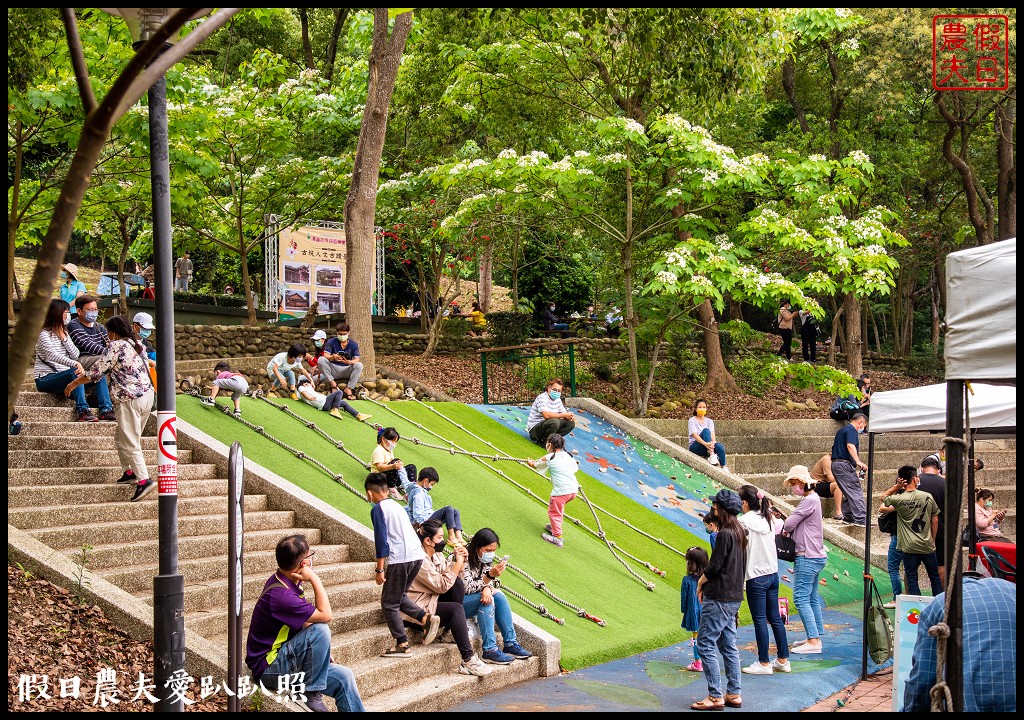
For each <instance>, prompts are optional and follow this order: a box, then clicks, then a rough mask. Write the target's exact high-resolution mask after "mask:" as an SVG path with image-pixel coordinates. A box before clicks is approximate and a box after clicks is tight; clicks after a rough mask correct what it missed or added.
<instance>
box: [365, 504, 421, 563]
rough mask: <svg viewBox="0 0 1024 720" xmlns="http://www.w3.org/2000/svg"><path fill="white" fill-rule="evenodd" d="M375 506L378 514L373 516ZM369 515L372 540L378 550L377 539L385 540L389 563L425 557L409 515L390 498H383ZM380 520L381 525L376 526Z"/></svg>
mask: <svg viewBox="0 0 1024 720" xmlns="http://www.w3.org/2000/svg"><path fill="white" fill-rule="evenodd" d="M377 508H379V513H380V516H378V517H377V518H374V514H375V512H374V511H375V510H377ZM370 517H371V519H373V521H374V525H373V529H374V541H375V542H377V546H378V552H379V551H380V544H379V542H378V540H379V539H381V538H386V540H387V548H388V556H387V558H388V563H389V564H394V563H405V562H415V561H416V560H423V559H424V558H426V556H427V554H426V553H425V552H423V544H422V543H421V542H420V538H419V535H417V534H416V531H415V530H414V529H413V527H412V521H411V520H409V515H408V514H407V513H406V512H405V508H403V507H402V506H401V505H399V504H398V503H396V502H395V501H394V500H392V499H391V498H385V499H384V500H381V501H380V502H379V503H378V504H377V505H376V507H375V508H372V509H371V510H370ZM381 521H383V525H384V526H383V527H379V526H378V523H380V522H381ZM378 535H379V536H380V538H378Z"/></svg>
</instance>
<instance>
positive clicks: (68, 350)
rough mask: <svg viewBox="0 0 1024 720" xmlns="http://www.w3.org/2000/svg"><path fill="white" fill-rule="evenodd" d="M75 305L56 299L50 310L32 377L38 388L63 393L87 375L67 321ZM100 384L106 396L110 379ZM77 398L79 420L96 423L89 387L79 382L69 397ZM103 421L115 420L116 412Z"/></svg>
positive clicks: (51, 303) (76, 410) (40, 390)
mask: <svg viewBox="0 0 1024 720" xmlns="http://www.w3.org/2000/svg"><path fill="white" fill-rule="evenodd" d="M70 308H71V306H70V305H68V304H67V303H66V302H65V301H63V300H59V299H57V298H54V299H53V300H51V301H50V307H49V309H48V310H47V311H46V319H45V320H44V321H43V329H42V332H40V333H39V338H38V339H37V340H36V356H35V366H34V367H33V370H32V376H33V377H34V378H35V381H36V390H38V391H39V392H44V393H54V394H57V393H63V392H64V390H65V388H67V386H68V383H70V382H71V381H72V380H74V379H75V378H76V377H80V376H82V375H84V374H85V368H84V367H82V363H80V362H78V354H79V353H78V348H77V347H75V344H74V343H73V342H71V336H70V335H69V334H68V332H67V324H68V323H69V322H71V310H70ZM97 385H102V386H103V392H102V393H100V394H101V395H104V396H105V395H106V388H107V380H106V378H100V380H99V381H98V383H97ZM68 397H70V398H71V399H73V400H74V401H75V419H76V420H78V422H96V420H97V418H96V417H94V416H93V414H92V413H91V412H90V411H89V403H88V402H86V399H85V388H84V387H82V386H81V385H78V386H76V387H75V388H74V391H73V392H72V393H71V394H70V395H69V396H68ZM99 419H100V420H114V414H113V413H110V414H109V416H108V415H106V414H104V415H102V417H100V418H99Z"/></svg>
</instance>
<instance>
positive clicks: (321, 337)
mask: <svg viewBox="0 0 1024 720" xmlns="http://www.w3.org/2000/svg"><path fill="white" fill-rule="evenodd" d="M310 339H311V340H326V339H327V333H325V332H324V331H323V330H317V331H316V332H315V333H313V337H312V338H310Z"/></svg>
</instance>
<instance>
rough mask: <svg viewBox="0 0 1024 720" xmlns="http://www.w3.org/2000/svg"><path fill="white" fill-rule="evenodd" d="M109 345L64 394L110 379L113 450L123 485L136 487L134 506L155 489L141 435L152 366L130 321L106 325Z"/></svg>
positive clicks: (150, 397)
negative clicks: (118, 459)
mask: <svg viewBox="0 0 1024 720" xmlns="http://www.w3.org/2000/svg"><path fill="white" fill-rule="evenodd" d="M107 334H108V335H109V336H110V345H109V346H107V351H106V352H105V353H104V354H103V355H102V356H101V357H100V359H99V360H97V361H96V362H95V364H93V366H92V367H91V368H90V369H89V370H88V371H86V373H85V374H83V375H81V376H79V377H78V378H77V379H76V380H74V381H72V382H71V383H70V384H69V385H68V386H67V388H66V389H65V390H64V394H65V395H68V396H71V395H72V393H73V392H74V391H75V389H76V388H77V387H78V386H80V385H83V384H85V383H87V382H90V381H96V380H99V379H100V378H102V377H103V376H104V375H106V376H107V377H108V378H109V379H110V394H111V396H112V398H113V400H114V403H115V405H114V408H115V412H114V415H115V416H116V418H117V432H116V433H115V435H114V446H115V447H116V448H117V454H118V456H119V457H120V459H121V468H122V469H123V470H124V474H123V475H122V476H121V478H120V479H119V480H118V482H119V483H121V484H125V485H128V484H131V483H135V494H134V495H132V498H131V499H132V502H135V501H137V500H141V499H142V498H144V497H145V496H146V495H148V494H149V493H150V492H152V491H153V490H154V489H155V488H156V481H155V480H152V479H150V477H149V470H148V468H147V467H146V458H145V456H144V455H143V453H142V431H143V429H144V428H145V427H146V421H147V420H149V416H150V413H151V411H152V409H153V397H154V396H153V384H152V383H151V382H150V380H149V366H148V364H147V362H146V355H145V348H144V347H142V343H141V342H139V339H138V338H137V337H136V336H135V331H134V330H132V326H131V324H130V323H129V322H128V319H127V318H125V317H124V316H123V315H116V316H114V317H112V318H110V320H108V321H107Z"/></svg>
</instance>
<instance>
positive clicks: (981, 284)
mask: <svg viewBox="0 0 1024 720" xmlns="http://www.w3.org/2000/svg"><path fill="white" fill-rule="evenodd" d="M1016 355H1017V238H1011V239H1009V240H1003V241H1002V242H997V243H992V244H990V245H981V246H980V247H976V248H971V249H970V250H961V251H960V252H955V253H950V254H949V255H948V256H946V379H947V380H1011V379H1015V378H1016V377H1017V357H1016ZM874 403H875V401H874V398H872V400H871V404H872V412H874Z"/></svg>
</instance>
